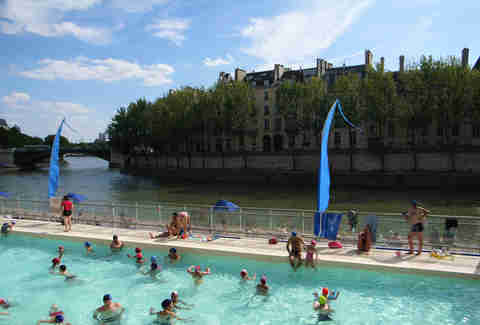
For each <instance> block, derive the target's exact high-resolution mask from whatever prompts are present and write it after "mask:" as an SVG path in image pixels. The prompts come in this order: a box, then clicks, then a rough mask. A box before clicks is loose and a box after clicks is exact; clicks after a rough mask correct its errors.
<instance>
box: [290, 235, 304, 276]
mask: <svg viewBox="0 0 480 325" xmlns="http://www.w3.org/2000/svg"><path fill="white" fill-rule="evenodd" d="M304 247H305V243H304V242H303V239H302V237H297V233H296V232H292V236H291V237H290V238H289V239H288V242H287V251H288V255H289V257H288V258H289V260H290V265H291V266H292V267H293V270H294V271H296V270H297V269H298V268H299V267H300V266H301V265H302V249H303V248H304ZM295 260H297V263H296V264H295Z"/></svg>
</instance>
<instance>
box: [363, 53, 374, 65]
mask: <svg viewBox="0 0 480 325" xmlns="http://www.w3.org/2000/svg"><path fill="white" fill-rule="evenodd" d="M372 63H373V53H372V52H371V51H370V50H366V51H365V65H370V66H371V65H372Z"/></svg>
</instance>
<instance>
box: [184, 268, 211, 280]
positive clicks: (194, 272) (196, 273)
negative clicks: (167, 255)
mask: <svg viewBox="0 0 480 325" xmlns="http://www.w3.org/2000/svg"><path fill="white" fill-rule="evenodd" d="M187 272H188V273H189V274H190V275H191V276H192V278H193V279H194V280H195V284H200V283H202V278H203V276H204V275H209V274H211V272H210V268H208V267H207V268H206V269H205V271H204V272H202V267H201V266H200V265H197V266H195V265H191V266H190V267H189V268H188V269H187Z"/></svg>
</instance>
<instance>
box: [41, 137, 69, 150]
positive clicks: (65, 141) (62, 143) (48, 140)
mask: <svg viewBox="0 0 480 325" xmlns="http://www.w3.org/2000/svg"><path fill="white" fill-rule="evenodd" d="M54 139H55V134H50V135H47V136H46V137H45V139H43V143H45V144H46V145H49V146H52V144H53V140H54ZM69 145H70V141H68V139H67V138H65V137H64V136H63V135H61V136H60V147H65V146H69Z"/></svg>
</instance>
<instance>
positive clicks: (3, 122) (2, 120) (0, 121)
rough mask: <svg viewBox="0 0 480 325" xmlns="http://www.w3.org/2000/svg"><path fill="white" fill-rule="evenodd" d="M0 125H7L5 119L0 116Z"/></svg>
mask: <svg viewBox="0 0 480 325" xmlns="http://www.w3.org/2000/svg"><path fill="white" fill-rule="evenodd" d="M0 126H8V124H7V121H5V120H4V119H3V118H0Z"/></svg>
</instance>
